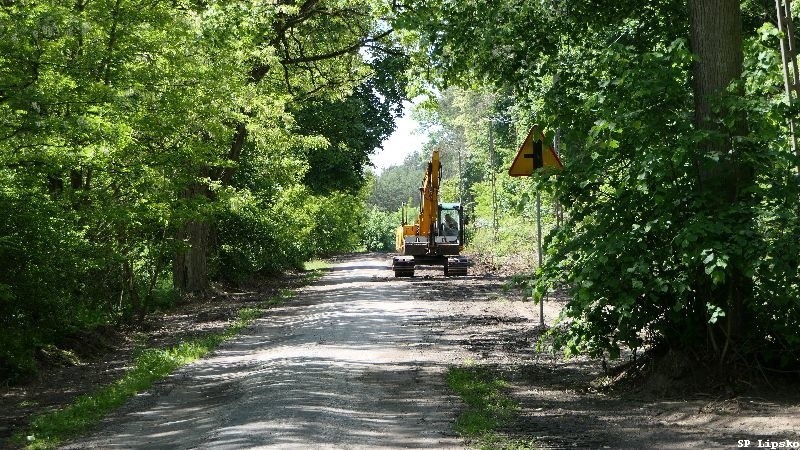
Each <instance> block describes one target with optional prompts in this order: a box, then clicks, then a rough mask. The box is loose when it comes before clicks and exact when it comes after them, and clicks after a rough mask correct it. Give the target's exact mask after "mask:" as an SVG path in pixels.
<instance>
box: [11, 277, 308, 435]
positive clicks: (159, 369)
mask: <svg viewBox="0 0 800 450" xmlns="http://www.w3.org/2000/svg"><path fill="white" fill-rule="evenodd" d="M294 295H295V292H294V291H292V290H290V289H283V290H281V291H280V292H279V293H278V295H275V296H273V297H271V298H269V299H267V300H265V301H263V302H261V303H260V304H259V305H258V306H257V307H254V308H243V309H240V310H239V311H238V314H237V318H236V320H234V322H233V323H232V324H231V325H229V326H228V327H227V328H226V329H225V330H224V331H221V332H218V333H211V334H207V335H205V336H201V337H199V338H196V339H192V340H190V341H186V342H181V343H180V344H178V345H176V346H174V347H172V348H168V349H157V348H145V349H142V350H139V351H138V352H137V353H138V354H137V356H136V358H135V361H134V367H133V368H132V369H131V370H129V371H128V372H127V373H126V374H125V375H124V376H123V377H122V378H120V379H119V380H117V381H116V382H114V383H112V384H110V385H108V386H105V387H103V388H100V389H99V390H97V391H96V392H94V393H91V394H86V395H82V396H80V397H78V398H76V399H75V401H73V402H72V403H71V404H70V405H68V406H66V407H65V408H63V409H60V410H57V411H53V412H50V413H47V414H43V415H41V416H38V417H36V418H34V419H33V420H32V421H31V424H30V428H29V430H28V432H27V433H25V435H24V436H16V441H17V443H18V444H20V445H26V448H28V449H31V450H34V449H50V448H54V447H56V446H57V445H58V444H59V443H60V442H62V441H63V440H64V439H66V438H69V437H72V436H75V435H77V434H79V433H81V432H83V431H85V430H87V429H89V428H90V427H92V426H94V425H95V424H97V423H98V422H99V421H100V420H101V419H102V418H103V417H104V416H105V415H106V414H108V413H109V412H111V411H113V410H114V409H116V408H118V407H119V406H121V405H122V404H123V403H125V401H127V400H128V399H129V398H131V397H133V396H134V395H136V394H137V393H139V392H142V391H145V390H147V389H149V388H150V387H151V386H152V385H153V383H154V382H156V381H157V380H159V379H161V378H164V377H166V376H167V375H169V374H170V373H172V372H173V371H174V370H175V369H177V368H179V367H181V366H184V365H186V364H188V363H190V362H192V361H195V360H197V359H199V358H202V357H203V356H205V355H207V354H208V353H209V352H211V351H212V350H214V349H215V348H217V347H218V346H219V345H220V344H222V343H223V342H225V341H226V340H228V339H230V338H231V337H233V336H235V335H236V334H238V333H239V332H240V331H241V330H242V329H243V328H245V327H246V326H248V325H250V323H252V322H253V321H254V320H255V319H257V318H259V317H261V316H262V315H263V313H264V311H265V310H266V309H269V308H271V307H274V306H277V305H279V304H281V303H283V302H285V301H286V300H288V299H290V298H292V297H293V296H294Z"/></svg>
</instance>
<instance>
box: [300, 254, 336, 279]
mask: <svg viewBox="0 0 800 450" xmlns="http://www.w3.org/2000/svg"><path fill="white" fill-rule="evenodd" d="M330 268H331V265H330V263H328V262H327V261H323V260H321V259H312V260H311V261H306V262H305V263H303V271H304V272H306V273H305V274H304V275H303V282H305V283H313V282H314V281H315V280H317V279H319V278H322V276H323V275H325V272H327V271H328V270H329V269H330Z"/></svg>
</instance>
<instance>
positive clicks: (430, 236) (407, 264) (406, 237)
mask: <svg viewBox="0 0 800 450" xmlns="http://www.w3.org/2000/svg"><path fill="white" fill-rule="evenodd" d="M441 180H442V165H441V162H440V161H439V150H434V151H433V155H432V156H431V160H430V162H428V168H427V170H426V171H425V178H424V179H423V182H422V186H421V187H420V188H419V192H420V197H421V198H420V205H419V216H418V217H417V220H416V221H415V222H414V223H413V224H408V223H407V218H406V217H405V214H406V212H405V208H403V213H402V216H403V217H402V222H403V223H402V225H400V227H398V228H397V252H398V253H399V255H398V256H395V257H394V259H393V260H392V270H394V276H395V277H413V276H414V268H415V267H416V266H417V265H440V266H444V275H445V276H465V275H467V268H468V267H469V265H470V262H469V259H468V258H467V257H466V256H463V255H461V250H463V249H464V211H463V209H462V208H461V205H460V204H459V203H439V183H440V182H441Z"/></svg>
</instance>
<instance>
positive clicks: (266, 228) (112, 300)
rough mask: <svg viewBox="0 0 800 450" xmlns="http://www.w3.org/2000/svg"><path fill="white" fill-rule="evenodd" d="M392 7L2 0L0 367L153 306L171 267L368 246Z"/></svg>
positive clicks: (399, 79)
mask: <svg viewBox="0 0 800 450" xmlns="http://www.w3.org/2000/svg"><path fill="white" fill-rule="evenodd" d="M384 12H385V8H384V7H383V6H382V5H381V4H380V2H374V1H371V0H359V1H338V0H305V1H286V2H263V1H259V0H253V1H241V2H224V1H208V2H190V1H172V0H170V1H161V0H156V1H150V0H148V1H142V0H92V1H88V0H75V1H72V2H61V1H50V0H46V1H28V0H19V1H16V0H15V1H10V2H2V3H1V4H0V181H1V183H0V184H2V188H1V189H0V261H1V262H0V328H2V330H0V340H2V342H3V343H4V345H3V348H2V349H0V375H6V376H10V375H14V374H21V373H25V372H29V371H30V370H32V369H33V358H32V355H33V350H34V349H35V348H36V347H37V346H41V345H45V344H47V343H48V342H52V341H53V340H55V339H57V338H58V336H59V335H61V334H64V333H69V332H70V330H71V329H73V328H75V327H78V328H81V327H87V326H92V325H96V324H102V323H107V322H115V321H119V320H128V319H131V318H135V317H139V318H141V317H142V316H143V314H144V313H146V312H147V311H148V310H151V309H152V308H154V307H157V306H158V302H159V301H161V300H163V298H165V297H164V296H165V295H166V294H167V293H169V291H170V285H174V286H175V287H176V288H178V289H180V290H182V291H184V292H189V291H198V292H202V291H204V290H207V289H208V288H209V282H210V280H213V279H219V278H223V277H224V278H230V279H238V278H240V277H243V276H246V275H247V274H250V273H253V272H257V271H269V270H280V269H283V268H287V267H292V266H296V265H298V264H300V263H302V262H303V261H304V260H306V259H308V258H309V257H311V256H313V255H318V254H327V253H331V252H336V251H344V250H349V249H352V248H354V246H356V245H358V240H359V236H358V227H357V226H356V224H357V223H358V221H359V220H360V218H361V216H362V215H363V213H364V208H363V203H364V201H363V197H364V193H363V192H362V191H361V187H362V186H363V185H364V182H365V181H364V179H363V176H362V175H363V170H364V166H365V165H367V164H368V156H369V154H370V153H371V152H373V151H374V149H375V148H376V147H377V146H378V145H379V143H380V141H381V139H382V138H383V137H384V136H386V135H387V134H388V133H390V132H391V130H392V129H393V127H394V123H393V119H394V117H395V116H397V114H398V113H399V109H398V108H399V107H400V105H401V101H402V98H403V95H404V94H403V92H404V85H405V78H404V74H403V71H404V70H405V62H404V58H403V55H402V53H401V52H399V51H398V50H397V48H396V45H395V44H394V43H393V41H392V39H391V36H390V34H391V29H390V28H388V27H387V24H386V22H385V21H382V20H381V15H382V14H383V13H384ZM342 111H346V114H343V115H341V116H338V117H337V114H340V113H341V112H342ZM313 114H320V115H321V116H320V119H319V120H317V119H316V118H314V117H312V115H313ZM334 119H335V120H334ZM337 121H338V123H337ZM328 162H332V164H328ZM312 169H313V170H317V171H320V170H321V171H326V170H329V169H336V170H337V171H338V172H337V174H332V177H331V178H330V179H329V181H330V182H325V181H318V180H320V178H318V177H313V176H310V175H308V174H309V170H312ZM339 174H340V175H339ZM322 178H324V177H322ZM170 268H171V269H172V271H171V273H170ZM170 275H171V277H170Z"/></svg>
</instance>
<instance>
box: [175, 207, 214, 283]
mask: <svg viewBox="0 0 800 450" xmlns="http://www.w3.org/2000/svg"><path fill="white" fill-rule="evenodd" d="M210 234H211V233H210V226H209V223H208V222H204V221H200V220H190V221H189V222H187V223H185V224H183V226H182V227H181V228H180V229H179V230H178V233H177V235H176V236H175V237H176V239H177V240H178V242H182V243H183V245H182V247H181V248H179V249H178V251H177V252H176V254H175V260H174V261H173V266H172V284H173V286H175V288H176V289H178V290H180V291H181V292H194V293H203V292H206V291H208V290H209V287H210V285H209V283H208V273H207V272H208V263H207V255H208V242H209V236H210Z"/></svg>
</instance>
